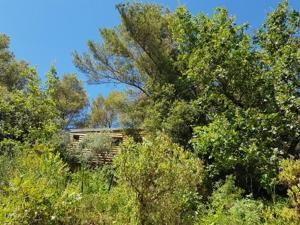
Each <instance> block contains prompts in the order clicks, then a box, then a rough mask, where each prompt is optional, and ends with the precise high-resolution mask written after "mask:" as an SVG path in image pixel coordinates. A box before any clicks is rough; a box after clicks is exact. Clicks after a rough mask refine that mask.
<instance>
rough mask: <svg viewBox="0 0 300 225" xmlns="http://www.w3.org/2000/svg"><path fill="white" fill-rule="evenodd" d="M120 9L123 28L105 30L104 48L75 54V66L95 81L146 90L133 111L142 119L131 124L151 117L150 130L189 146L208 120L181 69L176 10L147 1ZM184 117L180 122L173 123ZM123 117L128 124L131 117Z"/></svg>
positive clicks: (92, 47) (94, 47)
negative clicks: (173, 21)
mask: <svg viewBox="0 0 300 225" xmlns="http://www.w3.org/2000/svg"><path fill="white" fill-rule="evenodd" d="M117 10H118V12H119V14H120V16H121V21H122V22H121V24H120V25H119V26H118V27H116V28H114V29H101V30H100V33H101V36H102V39H103V44H102V45H98V44H97V43H95V42H93V41H89V42H88V48H89V52H88V53H85V54H83V55H82V56H80V55H79V54H78V53H77V52H75V54H74V63H75V65H76V66H77V67H78V68H79V69H80V70H81V71H82V72H84V73H86V74H87V75H88V78H89V80H90V82H92V83H105V82H114V83H115V82H117V83H122V84H126V85H129V86H130V87H133V88H135V90H137V91H139V92H140V97H137V98H136V101H135V103H136V106H132V107H131V110H130V111H131V112H132V113H131V114H132V115H134V116H138V117H137V118H138V120H132V119H130V120H129V123H128V120H127V122H125V123H127V124H129V125H132V123H133V124H136V123H137V122H138V123H140V121H143V120H144V119H145V118H146V119H147V121H146V122H145V124H144V126H143V127H144V128H146V129H148V130H157V129H159V130H164V131H165V132H167V133H168V134H170V136H172V137H173V138H174V140H175V141H177V142H179V143H181V144H183V145H187V142H188V140H189V139H190V138H191V136H192V126H194V125H195V124H199V123H202V120H203V116H202V114H201V113H199V112H198V111H197V109H195V108H193V106H194V104H190V103H189V102H190V100H191V99H193V97H194V96H195V94H196V93H197V90H196V89H195V86H194V84H193V83H192V82H190V81H189V80H187V79H186V78H187V77H186V75H185V74H182V73H181V71H180V70H179V68H178V66H177V56H178V47H177V42H176V41H174V40H173V37H172V33H171V30H170V27H169V24H170V19H172V18H171V12H170V11H169V10H167V9H165V8H162V7H161V6H159V5H155V4H141V3H132V4H119V5H117ZM175 101H176V102H175ZM145 102H146V104H144V103H145ZM178 102H179V103H178ZM183 105H184V106H183ZM141 106H143V107H141ZM186 106H188V108H186V109H185V107H186ZM179 108H180V109H179ZM133 110H134V111H133ZM187 111H191V112H188V113H187ZM196 112H197V113H196ZM191 115H192V116H191ZM181 116H182V118H181V120H180V121H178V122H177V121H174V120H173V119H174V118H179V117H181ZM128 117H129V118H133V116H131V115H129V116H128ZM128 117H127V119H128ZM123 118H125V119H124V121H126V116H124V117H123ZM168 118H170V119H168ZM171 118H173V119H171ZM130 121H131V122H130ZM173 123H175V124H173ZM139 127H141V126H140V125H139Z"/></svg>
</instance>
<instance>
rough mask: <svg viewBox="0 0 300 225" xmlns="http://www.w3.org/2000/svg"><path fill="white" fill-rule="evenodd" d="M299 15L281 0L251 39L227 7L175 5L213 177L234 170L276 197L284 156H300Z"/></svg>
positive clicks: (198, 135) (182, 61) (198, 142)
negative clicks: (208, 10)
mask: <svg viewBox="0 0 300 225" xmlns="http://www.w3.org/2000/svg"><path fill="white" fill-rule="evenodd" d="M299 15H300V14H299V12H296V11H292V10H289V8H288V4H287V2H286V1H283V2H282V3H281V4H280V5H279V6H278V8H277V9H276V10H275V11H274V12H272V13H270V14H269V15H268V18H267V20H266V23H265V24H264V26H263V28H262V29H261V30H260V31H259V32H258V33H257V34H256V36H255V38H254V39H252V37H251V36H250V35H249V34H247V33H246V28H247V25H245V24H244V25H241V26H237V25H236V24H235V22H234V19H233V18H232V17H230V16H229V15H228V12H227V11H226V10H225V9H217V11H216V13H215V14H214V15H213V16H212V17H208V16H206V15H202V14H200V15H198V16H196V17H193V16H192V15H191V14H190V13H189V12H188V11H187V10H186V9H185V8H179V9H178V10H177V12H176V16H174V20H173V24H172V29H173V33H174V37H176V40H177V42H178V46H179V56H178V59H179V60H178V63H179V67H180V68H181V70H182V73H184V74H187V76H188V77H189V79H191V80H193V83H195V85H196V86H197V87H198V90H199V95H198V97H197V100H195V103H196V104H197V105H198V107H199V108H200V110H199V111H204V112H205V113H206V118H207V123H208V124H207V125H206V126H198V127H197V128H196V129H195V138H194V139H193V143H194V149H195V151H196V152H198V154H199V156H200V157H201V158H202V159H204V160H205V162H206V168H207V169H208V170H207V172H208V176H210V178H209V179H210V181H213V180H214V179H215V180H217V179H219V178H220V177H224V175H226V174H231V173H234V174H235V175H236V178H237V183H238V184H239V185H241V186H242V187H243V188H245V189H246V190H247V191H248V192H254V194H257V195H259V194H263V192H264V191H267V192H268V193H269V194H272V195H274V189H275V187H276V177H277V174H278V163H279V161H280V160H281V159H283V158H286V157H288V155H290V154H291V155H295V156H298V154H299V152H298V151H297V148H296V146H297V144H298V143H299V135H298V134H299V128H300V127H299V126H297V124H298V120H299V117H298V111H297V108H299V71H300V70H299V51H298V50H297V49H299V36H298V32H299V18H300V16H299ZM252 40H254V42H252ZM273 45H274V46H273ZM271 46H272V47H271ZM254 187H255V188H254Z"/></svg>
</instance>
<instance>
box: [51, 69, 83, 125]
mask: <svg viewBox="0 0 300 225" xmlns="http://www.w3.org/2000/svg"><path fill="white" fill-rule="evenodd" d="M47 77H48V86H50V87H52V90H53V92H52V93H51V95H52V96H53V98H54V99H55V101H56V106H57V108H58V110H59V111H60V114H61V117H62V118H63V120H64V127H65V128H67V127H69V126H72V125H74V123H76V117H79V116H80V113H81V112H82V111H83V109H84V108H85V107H86V106H87V105H88V96H87V94H86V91H85V90H84V87H83V84H82V82H81V81H79V80H78V79H77V76H76V75H75V74H64V75H63V76H62V78H61V80H60V79H59V78H58V76H57V72H56V69H55V68H54V67H51V69H50V71H49V73H48V74H47Z"/></svg>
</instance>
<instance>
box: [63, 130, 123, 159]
mask: <svg viewBox="0 0 300 225" xmlns="http://www.w3.org/2000/svg"><path fill="white" fill-rule="evenodd" d="M89 133H100V132H97V131H95V132H93V131H88V132H80V133H77V132H71V133H70V144H69V146H68V151H69V153H71V154H72V153H73V154H76V155H78V153H80V149H79V145H80V142H81V141H82V140H83V138H84V136H85V135H87V134H89ZM106 133H108V134H110V136H111V137H112V139H113V140H114V141H116V142H117V143H121V142H122V141H124V139H125V138H126V136H125V135H124V134H123V132H121V131H112V132H106ZM74 137H75V138H74ZM120 150H121V149H120V146H119V145H113V148H112V150H111V151H109V152H105V151H104V152H101V153H98V154H97V155H94V156H93V157H91V155H92V153H91V150H90V149H84V150H82V152H81V153H80V154H81V156H83V157H86V158H89V157H90V163H91V164H93V165H100V164H111V163H112V161H113V159H114V157H115V156H116V155H117V154H119V152H120Z"/></svg>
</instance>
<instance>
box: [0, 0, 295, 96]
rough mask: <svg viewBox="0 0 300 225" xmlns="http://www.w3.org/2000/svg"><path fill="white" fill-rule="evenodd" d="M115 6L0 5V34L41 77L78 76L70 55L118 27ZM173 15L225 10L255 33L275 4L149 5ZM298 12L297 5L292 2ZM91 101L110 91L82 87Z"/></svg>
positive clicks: (238, 0)
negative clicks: (52, 70) (183, 10)
mask: <svg viewBox="0 0 300 225" xmlns="http://www.w3.org/2000/svg"><path fill="white" fill-rule="evenodd" d="M120 2H122V1H120V0H119V1H115V0H0V33H6V34H7V35H9V36H10V38H11V49H12V51H13V52H14V54H15V55H16V57H17V58H18V59H24V60H26V61H28V62H29V63H30V64H31V65H33V66H35V67H36V68H37V69H38V71H39V73H40V74H41V76H43V75H44V74H45V73H46V72H47V71H48V69H49V67H50V65H51V64H54V65H55V66H56V68H57V70H58V73H59V74H63V73H70V72H76V73H77V74H78V75H79V77H80V79H82V80H85V76H84V75H82V74H80V72H79V71H78V70H77V69H76V68H75V67H74V65H73V63H72V57H71V54H72V52H73V51H74V50H77V51H79V52H83V51H85V50H86V42H87V40H88V39H92V40H96V41H100V38H99V34H98V29H99V28H103V27H112V26H114V25H117V24H118V23H119V16H118V14H117V12H116V10H115V4H117V3H120ZM147 2H155V3H160V4H162V5H164V6H166V7H169V8H171V9H175V8H176V6H177V5H178V4H184V5H186V6H187V7H188V8H189V9H190V10H191V11H192V12H193V13H194V14H197V12H199V11H202V12H204V13H207V14H211V13H212V12H213V10H214V8H215V7H217V6H224V7H226V8H227V9H229V11H230V14H231V15H234V16H236V18H237V22H238V23H243V22H249V23H250V29H252V30H253V29H255V28H257V27H258V26H260V24H261V23H262V22H263V20H264V18H265V16H266V14H267V13H268V12H270V11H271V10H272V9H274V8H275V7H276V5H277V4H278V3H279V2H280V1H279V0H153V1H147ZM290 6H291V7H293V8H295V9H297V10H299V9H300V0H290ZM86 88H87V90H88V93H89V96H90V97H91V98H93V97H94V96H95V95H96V94H97V93H102V94H104V95H107V93H108V92H109V91H110V90H112V89H117V88H118V87H116V86H111V85H98V86H88V85H86Z"/></svg>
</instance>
